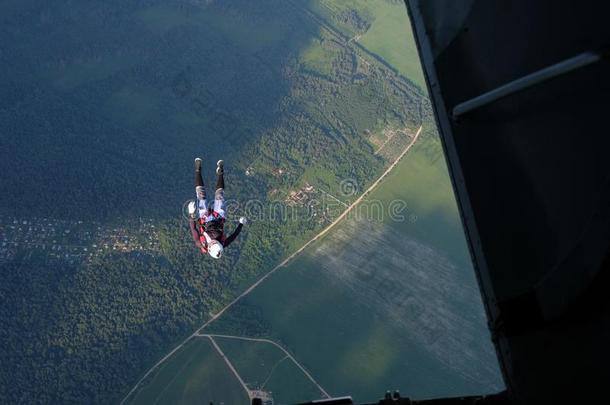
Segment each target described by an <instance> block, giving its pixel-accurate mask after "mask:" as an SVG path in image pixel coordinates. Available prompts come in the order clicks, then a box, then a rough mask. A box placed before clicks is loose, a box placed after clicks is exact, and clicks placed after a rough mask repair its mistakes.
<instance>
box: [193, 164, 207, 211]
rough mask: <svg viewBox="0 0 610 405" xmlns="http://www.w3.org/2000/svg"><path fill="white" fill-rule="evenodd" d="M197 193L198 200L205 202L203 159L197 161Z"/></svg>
mask: <svg viewBox="0 0 610 405" xmlns="http://www.w3.org/2000/svg"><path fill="white" fill-rule="evenodd" d="M195 193H196V194H197V200H199V201H203V200H205V189H204V188H203V177H201V158H197V159H195Z"/></svg>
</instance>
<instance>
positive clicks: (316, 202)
mask: <svg viewBox="0 0 610 405" xmlns="http://www.w3.org/2000/svg"><path fill="white" fill-rule="evenodd" d="M0 22H1V27H2V28H0V44H1V45H2V46H1V47H0V65H1V66H2V73H3V75H2V76H0V91H1V94H2V95H3V96H2V98H0V146H1V147H0V170H1V171H2V173H3V178H2V183H1V184H0V185H1V189H2V193H0V267H1V271H0V303H1V304H2V305H0V317H1V319H2V322H3V326H4V327H3V328H1V329H0V342H1V344H2V349H1V350H2V366H0V402H2V403H82V404H108V403H117V404H118V403H130V404H152V403H158V404H165V403H183V404H189V403H209V402H214V403H224V404H227V405H228V404H247V403H248V401H249V399H250V398H253V397H261V398H264V399H266V400H267V403H275V404H290V403H294V402H296V401H306V400H311V399H317V398H324V397H328V396H334V395H353V396H354V398H356V399H357V400H373V399H376V398H377V397H379V396H381V395H382V394H383V393H384V392H385V390H386V389H395V388H398V389H400V390H401V392H403V393H407V394H408V395H409V396H411V397H414V398H429V397H435V396H445V395H464V394H473V393H485V392H495V391H498V390H501V389H502V388H503V383H502V379H501V377H500V374H499V371H498V366H497V362H496V358H495V354H494V352H493V347H492V344H491V341H490V337H489V332H488V330H487V326H486V321H485V314H484V310H483V306H482V303H481V298H480V295H479V291H478V287H477V283H476V279H475V276H474V272H473V269H472V264H471V261H470V257H469V253H468V249H467V244H466V240H465V238H464V234H463V231H462V226H461V223H460V218H459V214H458V209H457V206H456V202H455V199H454V196H453V192H452V189H451V183H450V180H449V176H448V173H447V167H446V165H445V161H444V157H443V150H442V146H441V144H440V141H439V139H438V136H437V134H436V131H435V127H434V117H433V113H432V108H431V105H430V102H429V100H428V98H427V95H426V89H425V81H424V77H423V74H422V72H421V68H420V65H419V60H418V55H417V50H416V47H415V44H414V42H413V36H412V33H411V30H410V27H409V22H408V17H407V13H406V10H405V8H404V4H403V3H402V2H401V1H397V0H371V1H365V0H355V1H347V0H307V1H299V0H265V1H260V2H258V1H257V2H252V1H248V0H231V1H214V0H208V1H187V0H136V1H131V2H123V1H119V0H107V1H103V2H102V1H100V0H86V1H73V0H62V1H57V2H45V1H42V0H19V1H17V0H3V1H0ZM197 156H200V157H202V158H203V159H204V166H205V168H204V169H205V181H206V184H208V185H211V184H213V177H212V174H213V169H214V166H215V163H216V160H217V159H220V158H222V159H224V160H225V162H226V172H227V173H226V183H227V186H226V196H227V198H228V200H229V201H228V207H229V210H228V211H229V218H228V221H227V228H228V231H229V232H231V230H232V229H233V228H234V227H235V226H236V222H237V218H239V216H241V215H245V216H247V217H248V218H249V224H248V225H247V226H246V227H245V228H244V231H243V232H242V233H241V235H240V236H239V238H238V239H237V240H236V242H235V244H233V245H232V246H231V247H230V248H228V249H227V252H226V254H225V255H224V257H223V258H222V260H219V261H212V260H210V258H207V257H204V256H202V255H201V253H200V252H199V251H198V250H197V249H196V248H195V247H194V246H193V243H192V241H191V240H190V234H189V231H188V224H187V222H186V220H185V218H184V213H183V209H184V206H185V203H186V202H187V201H189V200H190V199H192V198H193V196H194V185H193V178H192V177H193V175H192V171H193V159H194V158H195V157H197ZM208 191H211V189H208Z"/></svg>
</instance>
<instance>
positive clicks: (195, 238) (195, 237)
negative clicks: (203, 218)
mask: <svg viewBox="0 0 610 405" xmlns="http://www.w3.org/2000/svg"><path fill="white" fill-rule="evenodd" d="M189 225H190V227H191V236H192V237H193V241H195V244H196V245H197V246H200V244H201V243H200V242H199V232H198V231H197V226H196V225H195V220H193V219H191V220H190V221H189Z"/></svg>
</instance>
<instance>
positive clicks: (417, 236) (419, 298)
mask: <svg viewBox="0 0 610 405" xmlns="http://www.w3.org/2000/svg"><path fill="white" fill-rule="evenodd" d="M425 139H426V138H424V141H425ZM429 142H431V143H425V142H422V143H421V144H419V146H418V147H417V148H414V150H413V153H410V154H409V155H407V157H406V158H405V159H404V160H403V161H402V162H401V163H400V164H399V165H398V167H397V168H396V169H395V171H394V172H392V173H391V174H390V175H389V176H388V177H387V179H386V180H385V181H384V182H383V183H382V184H381V185H380V186H379V188H378V189H377V190H376V191H375V192H373V193H372V194H371V196H370V198H369V199H368V200H369V201H368V202H369V203H370V202H371V200H377V202H378V203H380V204H382V205H383V206H385V207H387V206H388V205H389V204H390V202H391V201H393V200H397V199H400V200H402V201H405V202H406V203H407V207H408V208H407V209H406V210H405V211H404V212H402V214H403V215H404V220H399V219H396V218H394V219H392V218H389V217H388V216H381V217H371V216H368V217H367V216H366V215H365V214H366V213H367V211H364V210H356V211H355V215H351V216H350V218H348V219H347V220H345V221H344V222H343V223H342V224H340V225H339V226H338V227H337V228H336V229H334V230H333V232H331V233H329V235H328V236H327V237H325V238H323V239H322V240H320V241H318V242H317V243H316V244H314V245H313V246H312V247H311V249H310V250H309V251H308V252H306V253H304V254H303V255H302V256H300V257H299V258H298V259H296V260H295V261H294V262H292V264H289V265H288V267H287V268H285V269H282V270H281V271H279V272H277V273H276V274H274V275H273V276H272V277H270V279H269V280H268V281H266V282H265V283H263V284H261V285H260V287H259V288H257V289H256V290H254V291H253V292H252V293H251V294H250V295H248V296H247V297H246V298H245V299H244V305H247V306H248V307H250V308H257V309H258V310H260V315H259V316H260V317H261V323H263V324H265V325H267V333H268V335H269V336H270V338H272V339H277V340H280V341H282V342H283V343H284V345H285V346H286V347H287V348H288V349H289V350H290V351H291V352H292V353H293V354H294V355H295V357H296V358H297V360H299V361H300V362H302V364H303V365H304V366H305V367H306V368H307V369H308V370H309V371H310V372H311V373H312V375H313V376H314V377H315V378H316V379H317V381H318V382H319V383H320V384H321V385H322V386H324V387H325V389H327V391H329V392H330V393H331V394H333V395H341V394H348V393H349V394H351V395H353V396H354V397H355V398H356V399H357V400H359V401H363V400H372V399H375V398H377V397H379V396H380V395H382V393H383V392H384V391H385V390H386V389H393V388H399V389H401V391H402V392H403V393H406V394H408V395H409V396H412V397H415V398H424V397H433V396H439V395H462V394H472V393H480V392H493V391H496V390H498V389H501V387H502V383H501V379H500V376H499V373H498V368H497V364H496V359H495V356H494V353H493V349H492V346H491V342H490V340H489V336H488V333H487V328H486V324H485V317H484V314H483V308H482V304H481V301H480V296H479V293H478V290H477V287H476V281H475V278H474V274H473V271H472V268H471V266H470V264H469V260H468V254H467V250H466V248H465V242H464V237H463V234H462V231H461V228H460V224H459V219H458V215H457V209H456V206H455V202H454V199H453V196H452V194H451V189H450V185H449V180H448V176H447V173H446V169H445V167H444V161H443V160H442V159H434V158H433V157H434V156H436V155H435V154H434V153H431V152H434V148H440V145H439V144H438V142H436V141H435V140H434V139H430V140H429ZM366 204H367V202H366V201H365V202H363V206H366ZM382 212H384V211H383V210H382ZM385 212H386V213H387V211H385ZM359 213H360V215H359ZM363 213H365V214H363ZM371 213H372V211H368V214H371ZM226 316H228V317H230V318H231V322H221V321H222V319H219V321H218V322H217V323H216V324H214V323H213V324H212V325H210V327H209V330H210V331H214V332H215V333H229V334H230V333H232V329H233V328H240V320H239V318H240V310H239V308H233V309H231V310H230V311H229V313H227V314H226ZM241 329H242V332H243V328H241ZM298 399H299V400H307V399H311V398H306V397H302V398H298Z"/></svg>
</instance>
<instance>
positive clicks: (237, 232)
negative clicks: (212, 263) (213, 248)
mask: <svg viewBox="0 0 610 405" xmlns="http://www.w3.org/2000/svg"><path fill="white" fill-rule="evenodd" d="M243 227H244V225H243V224H239V225H237V228H235V230H234V231H233V233H232V234H231V236H229V237H228V238H227V239H225V242H224V243H223V244H222V245H223V246H224V247H227V246H229V245H230V244H231V242H233V241H234V240H235V238H237V235H239V233H240V232H241V228H243Z"/></svg>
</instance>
